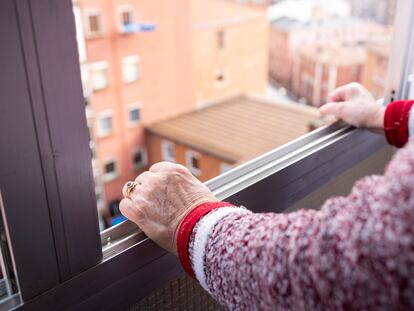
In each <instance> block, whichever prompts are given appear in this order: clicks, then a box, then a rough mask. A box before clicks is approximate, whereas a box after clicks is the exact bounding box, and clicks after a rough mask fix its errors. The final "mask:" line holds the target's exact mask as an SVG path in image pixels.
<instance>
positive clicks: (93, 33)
mask: <svg viewBox="0 0 414 311" xmlns="http://www.w3.org/2000/svg"><path fill="white" fill-rule="evenodd" d="M85 19H86V34H87V36H88V37H89V38H94V37H99V36H101V35H102V33H103V23H102V16H101V11H100V10H99V9H95V8H90V9H88V10H85Z"/></svg>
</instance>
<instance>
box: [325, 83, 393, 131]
mask: <svg viewBox="0 0 414 311" xmlns="http://www.w3.org/2000/svg"><path fill="white" fill-rule="evenodd" d="M319 111H320V112H321V114H322V115H333V116H334V117H336V118H337V119H341V120H344V121H345V122H347V123H349V124H351V125H353V126H356V127H364V128H368V129H370V130H372V131H374V132H378V131H383V122H384V113H385V107H384V106H382V105H381V102H377V101H376V100H375V99H374V97H373V96H372V95H371V93H370V92H369V91H368V90H367V89H366V88H364V87H363V86H362V85H361V84H358V83H350V84H347V85H344V86H341V87H339V88H337V89H336V90H334V91H333V92H332V93H331V94H330V96H329V98H328V103H327V104H325V105H323V106H322V107H321V108H320V110H319Z"/></svg>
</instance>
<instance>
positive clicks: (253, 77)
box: [192, 0, 269, 103]
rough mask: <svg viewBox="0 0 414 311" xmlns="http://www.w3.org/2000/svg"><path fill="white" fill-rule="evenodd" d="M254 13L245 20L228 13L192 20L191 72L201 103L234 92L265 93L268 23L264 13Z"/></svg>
mask: <svg viewBox="0 0 414 311" xmlns="http://www.w3.org/2000/svg"><path fill="white" fill-rule="evenodd" d="M213 1H214V0H213ZM254 13H256V17H254V18H246V20H244V19H240V20H239V19H237V18H235V19H234V20H233V19H232V15H231V14H230V13H229V15H228V18H227V19H222V20H219V21H215V22H211V23H209V22H203V23H196V24H193V30H192V31H193V35H192V63H193V67H192V76H193V83H194V84H193V89H194V94H195V97H196V101H197V102H198V103H201V102H203V101H205V100H208V99H215V98H219V97H222V96H227V95H232V94H235V93H255V94H263V93H264V91H265V87H266V84H267V80H268V35H269V25H268V22H267V20H266V17H265V14H264V13H257V10H254ZM220 36H221V37H222V39H219V37H220ZM220 40H222V46H221V45H220V42H219V41H220ZM219 76H221V78H222V79H220V78H219Z"/></svg>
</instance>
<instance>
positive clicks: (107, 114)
mask: <svg viewBox="0 0 414 311" xmlns="http://www.w3.org/2000/svg"><path fill="white" fill-rule="evenodd" d="M107 118H110V119H111V128H110V129H104V128H103V127H102V123H101V122H102V120H103V119H107ZM96 128H97V134H98V137H100V138H102V137H106V136H109V135H111V134H112V133H113V131H114V117H113V112H112V110H104V111H101V112H99V113H98V116H97V118H96Z"/></svg>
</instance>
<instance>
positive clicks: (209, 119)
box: [75, 0, 401, 226]
mask: <svg viewBox="0 0 414 311" xmlns="http://www.w3.org/2000/svg"><path fill="white" fill-rule="evenodd" d="M395 4H396V1H391V0H389V1H382V0H381V1H374V0H364V1H361V0H332V1H306V0H302V1H297V0H285V1H273V0H262V1H255V0H251V1H241V0H182V1H178V2H177V1H161V0H153V1H132V0H125V1H123V2H122V5H121V4H119V5H117V4H115V5H114V6H110V7H108V6H107V5H105V3H103V2H102V3H101V2H99V1H93V2H91V1H89V0H77V1H76V2H75V6H77V8H78V10H80V11H81V14H77V15H76V19H77V23H76V24H77V27H78V29H81V30H83V31H79V32H78V41H79V50H80V52H79V54H80V55H82V57H80V65H81V68H82V81H83V86H84V89H85V91H84V94H85V97H86V99H85V102H87V103H88V105H87V118H88V124H90V127H91V135H90V136H91V140H93V141H94V144H93V146H94V152H93V156H94V163H95V164H96V165H94V167H95V168H97V169H95V170H96V171H97V172H96V173H95V175H94V176H95V183H96V186H97V192H99V197H100V201H101V202H103V203H101V204H100V206H101V207H100V208H99V209H100V214H101V215H106V216H105V217H106V218H105V217H104V216H102V219H105V221H104V223H105V226H108V225H110V224H111V223H112V221H111V219H112V217H115V216H111V215H115V214H116V213H115V214H114V213H110V212H109V209H110V206H112V207H113V206H114V204H115V203H114V202H117V200H118V201H119V200H120V199H122V197H121V194H120V190H121V189H122V186H123V185H124V183H125V182H127V181H128V180H134V179H135V177H136V176H137V174H139V173H141V172H142V171H144V170H145V169H147V168H148V167H149V166H150V165H152V164H154V163H156V162H158V161H171V162H176V163H180V164H182V165H185V166H187V167H188V168H189V169H190V170H191V172H192V173H193V174H194V175H196V176H197V177H198V178H199V179H200V180H202V181H206V180H209V179H211V178H213V177H215V176H217V175H219V174H221V173H224V172H226V171H227V170H229V169H231V168H233V167H237V166H238V165H240V164H242V163H244V162H246V161H249V160H251V159H253V158H255V157H257V156H259V155H261V154H263V153H265V152H268V151H270V150H272V149H274V148H277V147H279V146H281V145H283V144H286V143H288V142H290V141H291V140H293V139H296V138H298V137H300V136H302V135H304V134H306V133H308V132H309V131H312V130H315V129H317V128H320V127H321V126H325V125H327V124H330V123H331V122H333V121H334V119H332V118H329V117H321V115H320V114H319V111H318V108H319V107H320V106H321V105H323V104H325V103H326V102H327V101H328V98H329V94H330V93H331V92H332V91H333V90H334V89H335V88H336V87H338V86H341V85H344V84H347V83H350V82H359V83H361V84H363V85H364V86H365V87H366V88H368V89H369V90H370V91H371V92H372V93H373V94H374V96H375V97H377V98H380V97H383V96H384V91H385V83H386V82H385V81H386V75H387V70H388V62H389V58H390V48H391V38H392V31H393V29H392V22H393V19H394V15H395ZM177 6H178V8H177ZM160 8H162V9H160ZM85 17H87V18H85ZM113 21H115V23H116V24H117V26H118V27H113V25H112V23H113ZM84 23H86V25H85V26H83V24H84ZM171 25H174V27H171ZM103 30H105V31H104V32H103ZM97 31H99V33H100V35H99V36H90V33H91V32H97ZM83 33H86V35H83ZM399 33H401V30H399ZM131 103H139V104H131ZM107 111H111V114H109V115H108V114H105V112H107ZM144 151H145V152H144ZM108 159H115V162H116V164H115V171H116V174H115V175H111V174H110V177H109V178H108V176H107V173H105V170H104V169H102V168H103V167H105V165H107V162H108ZM99 168H101V169H99ZM114 176H116V178H114ZM112 207H111V208H112ZM112 210H113V208H112ZM116 217H117V216H116Z"/></svg>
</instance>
